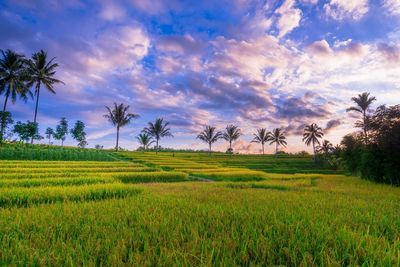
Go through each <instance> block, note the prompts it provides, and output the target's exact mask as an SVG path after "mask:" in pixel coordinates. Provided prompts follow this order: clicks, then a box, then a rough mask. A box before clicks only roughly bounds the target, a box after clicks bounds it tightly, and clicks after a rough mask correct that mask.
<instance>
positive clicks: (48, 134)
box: [45, 127, 54, 145]
mask: <svg viewBox="0 0 400 267" xmlns="http://www.w3.org/2000/svg"><path fill="white" fill-rule="evenodd" d="M45 134H46V138H47V139H49V145H50V144H51V138H52V137H53V136H54V130H53V129H52V128H50V127H48V128H47V129H46V132H45Z"/></svg>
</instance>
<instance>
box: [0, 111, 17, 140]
mask: <svg viewBox="0 0 400 267" xmlns="http://www.w3.org/2000/svg"><path fill="white" fill-rule="evenodd" d="M0 121H1V122H0V123H1V127H2V130H1V131H0V143H1V142H2V141H3V139H6V138H5V137H6V134H5V133H6V130H7V129H8V128H9V127H10V126H11V125H12V124H13V123H14V120H13V119H12V116H11V113H10V112H8V111H0Z"/></svg>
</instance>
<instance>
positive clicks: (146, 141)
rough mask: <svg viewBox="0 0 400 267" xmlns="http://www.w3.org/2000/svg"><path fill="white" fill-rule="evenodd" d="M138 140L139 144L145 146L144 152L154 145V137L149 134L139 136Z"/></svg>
mask: <svg viewBox="0 0 400 267" xmlns="http://www.w3.org/2000/svg"><path fill="white" fill-rule="evenodd" d="M136 139H137V140H138V141H139V144H141V145H142V146H143V150H144V151H146V150H147V149H148V148H149V146H150V145H151V144H153V143H154V140H152V137H151V136H150V135H149V134H147V133H141V134H139V135H138V136H136Z"/></svg>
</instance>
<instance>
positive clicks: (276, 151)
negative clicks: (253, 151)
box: [275, 142, 278, 155]
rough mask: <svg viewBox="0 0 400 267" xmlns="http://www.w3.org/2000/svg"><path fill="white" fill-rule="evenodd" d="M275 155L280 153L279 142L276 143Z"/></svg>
mask: <svg viewBox="0 0 400 267" xmlns="http://www.w3.org/2000/svg"><path fill="white" fill-rule="evenodd" d="M275 155H278V142H276V143H275Z"/></svg>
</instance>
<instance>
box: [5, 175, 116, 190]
mask: <svg viewBox="0 0 400 267" xmlns="http://www.w3.org/2000/svg"><path fill="white" fill-rule="evenodd" d="M115 181H116V180H115V179H114V178H112V177H73V178H43V179H37V178H36V179H0V188H3V187H36V186H69V185H86V184H107V183H114V182H115Z"/></svg>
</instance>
